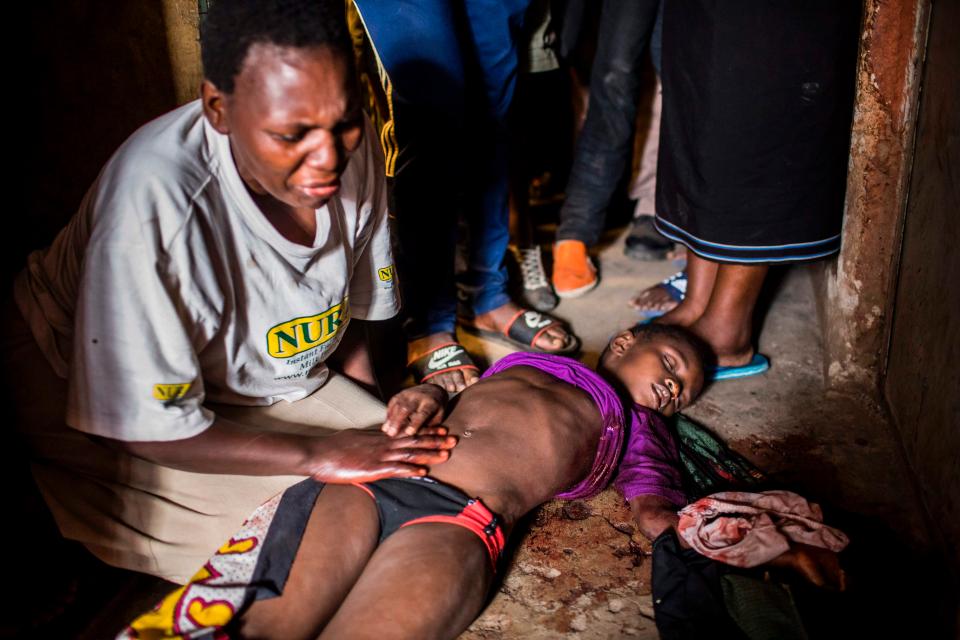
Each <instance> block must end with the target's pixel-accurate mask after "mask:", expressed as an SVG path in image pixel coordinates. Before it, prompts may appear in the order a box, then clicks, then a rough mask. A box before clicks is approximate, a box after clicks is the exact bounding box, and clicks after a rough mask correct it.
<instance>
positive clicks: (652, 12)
mask: <svg viewBox="0 0 960 640" xmlns="http://www.w3.org/2000/svg"><path fill="white" fill-rule="evenodd" d="M657 5H658V3H657V1H656V0H637V1H635V2H614V1H612V0H607V1H606V2H604V4H603V11H602V14H601V17H600V31H599V35H598V46H597V53H596V57H595V59H594V63H593V68H592V70H591V75H590V106H589V109H588V111H587V118H586V122H585V123H584V127H583V131H582V132H581V133H580V137H579V138H578V140H577V145H576V149H575V151H574V160H573V167H572V169H571V172H570V179H569V181H568V184H567V199H566V201H565V202H564V205H563V208H562V209H561V212H560V227H559V228H558V229H557V245H556V247H555V248H554V274H553V284H554V288H555V289H556V290H557V293H558V294H559V295H560V296H561V297H564V295H567V296H575V295H580V294H582V293H585V292H586V291H588V290H589V289H590V288H592V287H593V286H594V285H595V284H596V274H595V272H594V270H593V269H592V265H591V264H590V263H589V262H588V259H587V253H586V248H587V247H589V246H591V245H593V244H596V242H597V241H598V240H599V238H600V234H601V233H602V231H603V223H604V218H605V213H606V208H607V206H608V205H609V204H610V198H611V197H612V195H613V192H614V190H615V189H616V187H617V184H618V183H619V181H620V178H621V176H622V175H623V171H624V169H625V168H626V166H627V162H628V161H629V158H630V154H631V152H632V149H633V145H632V134H633V129H634V123H635V120H636V114H637V101H638V99H639V96H640V87H641V78H640V73H639V69H640V63H641V61H642V60H643V55H644V52H645V51H646V49H647V44H648V42H649V38H650V32H651V30H652V28H653V24H654V20H655V19H656V11H657Z"/></svg>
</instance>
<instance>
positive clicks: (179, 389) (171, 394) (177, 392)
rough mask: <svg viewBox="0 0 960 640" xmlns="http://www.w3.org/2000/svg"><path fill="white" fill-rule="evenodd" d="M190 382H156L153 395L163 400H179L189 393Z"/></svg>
mask: <svg viewBox="0 0 960 640" xmlns="http://www.w3.org/2000/svg"><path fill="white" fill-rule="evenodd" d="M191 384H192V383H190V382H177V383H174V384H155V385H153V397H154V398H156V399H157V400H160V401H161V402H170V401H171V400H179V399H180V398H182V397H183V396H185V395H187V391H189V390H190V385H191Z"/></svg>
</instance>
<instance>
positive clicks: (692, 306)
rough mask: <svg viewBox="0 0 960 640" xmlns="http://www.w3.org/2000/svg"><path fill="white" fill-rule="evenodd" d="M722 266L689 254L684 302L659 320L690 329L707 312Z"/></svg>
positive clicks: (689, 252)
mask: <svg viewBox="0 0 960 640" xmlns="http://www.w3.org/2000/svg"><path fill="white" fill-rule="evenodd" d="M719 267H720V264H719V263H717V262H713V261H712V260H707V259H706V258H701V257H700V256H698V255H697V254H695V253H694V252H692V251H688V252H687V288H686V293H685V295H684V298H683V301H682V302H680V304H678V305H676V306H675V307H674V308H673V309H671V310H670V311H668V312H666V313H665V314H663V315H662V316H660V317H659V318H658V319H657V322H662V323H664V324H678V325H680V326H682V327H689V326H690V325H692V324H693V323H694V322H696V321H697V320H698V319H699V318H700V316H702V315H703V312H704V311H706V310H707V305H708V304H709V303H710V296H711V295H713V287H714V283H715V282H716V280H717V270H718V268H719Z"/></svg>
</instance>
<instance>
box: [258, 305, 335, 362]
mask: <svg viewBox="0 0 960 640" xmlns="http://www.w3.org/2000/svg"><path fill="white" fill-rule="evenodd" d="M344 309H345V307H344V302H341V303H340V304H338V305H337V306H335V307H331V308H329V309H327V310H326V311H324V312H323V313H318V314H317V315H315V316H305V317H303V318H294V319H293V320H287V321H286V322H284V323H281V324H278V325H277V326H275V327H273V328H272V329H270V330H269V331H267V353H269V354H270V355H271V356H273V357H274V358H289V357H290V356H294V355H296V354H298V353H300V352H302V351H306V350H308V349H312V348H314V347H315V346H317V345H320V344H323V343H324V342H327V341H328V340H330V339H331V338H333V337H334V336H335V335H337V330H339V328H340V325H341V324H343V321H344V320H346V318H345V317H344Z"/></svg>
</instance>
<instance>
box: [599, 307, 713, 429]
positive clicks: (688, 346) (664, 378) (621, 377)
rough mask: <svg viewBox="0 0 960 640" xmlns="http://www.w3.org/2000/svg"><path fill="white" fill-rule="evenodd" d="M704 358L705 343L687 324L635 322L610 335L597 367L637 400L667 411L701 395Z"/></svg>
mask: <svg viewBox="0 0 960 640" xmlns="http://www.w3.org/2000/svg"><path fill="white" fill-rule="evenodd" d="M709 362H710V351H709V349H707V348H706V346H705V345H704V344H703V343H702V341H701V340H699V339H698V338H697V337H696V336H694V335H693V334H692V333H690V332H689V331H687V330H686V329H683V328H682V327H677V326H674V325H666V324H639V325H636V326H634V327H631V328H630V329H627V330H624V331H621V332H620V333H618V334H616V335H615V336H613V338H611V339H610V343H609V344H607V347H606V348H605V349H604V351H603V353H602V354H600V362H599V365H598V367H597V368H598V370H599V371H600V372H601V373H603V374H604V375H605V376H606V377H608V378H611V379H612V380H613V381H616V382H618V383H619V384H620V386H621V387H622V388H623V390H624V391H626V392H627V393H628V394H629V395H630V397H631V398H632V399H633V401H634V402H635V403H636V404H639V405H641V406H643V407H647V408H648V409H653V410H654V411H659V412H660V413H662V414H663V415H665V416H670V415H673V414H674V413H676V412H678V411H679V410H680V409H682V408H685V407H687V406H689V405H690V404H691V403H692V402H693V401H694V400H696V399H697V396H699V395H700V392H701V391H702V390H703V383H704V369H705V367H706V366H707V363H709Z"/></svg>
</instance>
